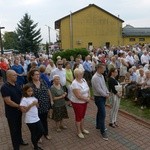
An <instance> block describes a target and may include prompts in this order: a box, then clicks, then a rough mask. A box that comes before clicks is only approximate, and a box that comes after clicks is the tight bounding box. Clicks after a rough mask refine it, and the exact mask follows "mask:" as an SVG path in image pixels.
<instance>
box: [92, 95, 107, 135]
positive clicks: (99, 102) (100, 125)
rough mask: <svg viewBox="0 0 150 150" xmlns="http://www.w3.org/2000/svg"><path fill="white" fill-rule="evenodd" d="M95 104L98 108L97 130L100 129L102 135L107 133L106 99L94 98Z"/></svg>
mask: <svg viewBox="0 0 150 150" xmlns="http://www.w3.org/2000/svg"><path fill="white" fill-rule="evenodd" d="M94 100H95V104H96V106H97V115H96V128H97V129H100V131H101V134H103V133H104V132H105V117H106V110H105V103H106V98H105V97H102V96H94Z"/></svg>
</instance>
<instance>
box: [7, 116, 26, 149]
mask: <svg viewBox="0 0 150 150" xmlns="http://www.w3.org/2000/svg"><path fill="white" fill-rule="evenodd" d="M7 121H8V126H9V130H10V135H11V140H12V145H13V149H14V150H19V147H20V143H21V142H22V141H23V140H22V133H21V126H22V115H21V114H19V115H15V116H14V117H13V116H11V117H7Z"/></svg>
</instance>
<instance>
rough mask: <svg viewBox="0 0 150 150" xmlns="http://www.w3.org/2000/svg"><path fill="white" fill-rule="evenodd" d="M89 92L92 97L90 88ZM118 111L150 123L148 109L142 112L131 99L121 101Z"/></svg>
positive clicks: (149, 109) (149, 111)
mask: <svg viewBox="0 0 150 150" xmlns="http://www.w3.org/2000/svg"><path fill="white" fill-rule="evenodd" d="M90 92H91V95H92V96H93V91H92V88H91V89H90ZM108 103H109V102H108ZM120 109H121V110H125V111H127V112H128V113H130V114H133V115H135V116H137V117H139V118H142V119H144V120H148V121H150V108H146V109H143V110H142V109H141V106H140V105H137V104H136V103H135V102H133V101H132V100H131V99H121V103H120Z"/></svg>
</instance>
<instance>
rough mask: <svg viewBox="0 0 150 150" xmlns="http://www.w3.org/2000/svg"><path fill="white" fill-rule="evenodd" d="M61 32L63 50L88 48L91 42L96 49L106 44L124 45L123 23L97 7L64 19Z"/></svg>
mask: <svg viewBox="0 0 150 150" xmlns="http://www.w3.org/2000/svg"><path fill="white" fill-rule="evenodd" d="M70 19H71V20H72V23H71V25H70ZM70 26H72V30H71V29H70ZM60 31H61V32H60V38H61V46H62V49H68V48H72V47H73V48H81V47H84V48H87V47H88V43H89V42H92V44H93V46H96V47H99V46H104V45H105V44H106V42H109V43H110V45H122V22H121V21H120V20H118V19H116V18H114V17H113V16H111V15H109V14H107V13H105V12H104V11H102V10H100V9H98V8H96V7H89V8H87V9H85V10H82V11H80V12H79V13H75V14H73V15H71V17H67V18H64V19H62V20H61V25H60ZM71 31H72V32H71ZM70 33H72V34H70Z"/></svg>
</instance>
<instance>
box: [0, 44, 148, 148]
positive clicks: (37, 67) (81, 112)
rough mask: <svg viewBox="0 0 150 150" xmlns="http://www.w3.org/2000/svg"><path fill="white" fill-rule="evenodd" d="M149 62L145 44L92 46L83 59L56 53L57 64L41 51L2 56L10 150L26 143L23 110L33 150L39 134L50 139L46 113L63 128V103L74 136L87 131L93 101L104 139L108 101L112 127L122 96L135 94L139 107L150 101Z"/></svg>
mask: <svg viewBox="0 0 150 150" xmlns="http://www.w3.org/2000/svg"><path fill="white" fill-rule="evenodd" d="M149 64H150V46H149V45H148V44H145V45H139V44H137V45H133V46H120V47H114V46H112V47H110V48H106V47H104V48H93V49H92V51H90V52H89V55H87V56H86V57H85V58H84V59H83V58H82V56H81V55H78V56H77V57H76V58H74V56H70V60H66V58H61V57H60V56H58V57H57V61H56V63H54V61H53V60H52V59H51V58H49V57H48V56H47V55H45V54H39V57H37V58H36V57H35V56H34V55H31V54H24V55H23V54H18V55H16V56H14V55H11V54H8V55H4V54H3V55H1V57H0V69H1V72H0V73H1V78H2V80H3V85H2V87H1V94H2V97H3V100H4V104H5V114H6V118H7V121H8V125H9V129H10V134H11V139H12V144H13V148H14V150H19V147H20V145H27V144H28V143H26V142H25V141H24V140H23V138H22V134H21V122H22V121H21V119H22V113H25V118H24V120H25V123H26V124H27V126H28V128H29V130H30V132H31V141H32V144H33V146H34V149H35V150H42V148H41V147H39V146H38V142H39V141H40V142H42V141H41V137H42V136H44V137H45V138H46V139H47V140H50V139H51V136H50V135H49V130H48V122H47V119H48V117H50V118H52V119H53V120H54V121H55V123H56V132H61V131H62V130H63V129H67V126H66V125H65V121H64V119H67V118H69V115H68V112H67V107H66V106H67V105H68V106H69V107H72V108H73V110H74V114H75V124H76V129H77V136H78V137H79V138H81V139H83V138H85V136H84V134H89V133H90V132H89V131H88V130H87V129H85V126H84V117H85V115H86V110H87V109H88V103H89V102H90V101H91V100H94V102H95V105H96V106H97V114H96V129H98V130H100V133H101V136H102V138H103V139H104V140H108V136H107V128H106V125H105V117H106V110H105V104H106V101H107V100H109V102H110V105H111V112H110V123H109V126H110V127H112V128H116V127H118V126H119V124H118V121H117V115H118V110H119V105H120V100H121V99H122V98H126V99H128V100H131V99H133V101H135V102H137V103H138V104H140V106H141V109H145V108H146V107H149V106H150V67H149ZM90 89H92V91H93V95H91V92H90V91H91V90H90ZM131 91H132V92H131ZM131 93H132V94H131ZM92 97H93V98H92Z"/></svg>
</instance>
